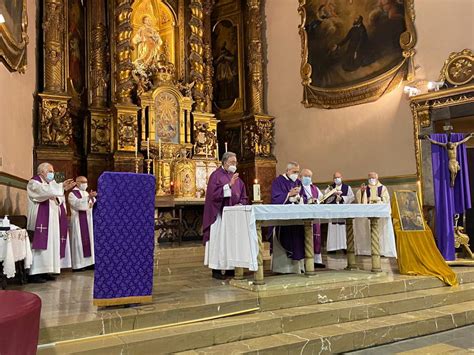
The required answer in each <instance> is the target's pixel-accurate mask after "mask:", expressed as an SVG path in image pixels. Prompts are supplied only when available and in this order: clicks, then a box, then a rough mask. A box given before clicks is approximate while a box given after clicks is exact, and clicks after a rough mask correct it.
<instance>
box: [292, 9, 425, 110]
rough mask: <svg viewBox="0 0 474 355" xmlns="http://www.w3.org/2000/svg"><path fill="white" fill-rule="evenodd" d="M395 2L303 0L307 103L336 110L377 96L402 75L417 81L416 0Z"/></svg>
mask: <svg viewBox="0 0 474 355" xmlns="http://www.w3.org/2000/svg"><path fill="white" fill-rule="evenodd" d="M390 4H391V5H390ZM389 5H390V6H393V8H387V6H389ZM389 5H382V4H380V2H378V1H376V0H365V1H357V2H356V1H350V0H299V7H298V13H299V14H300V17H301V23H300V25H299V34H300V37H301V67H300V75H301V79H302V85H303V101H302V103H303V105H304V106H305V107H307V108H309V107H319V108H325V109H332V108H340V107H347V106H352V105H358V104H363V103H367V102H371V101H375V100H377V99H378V98H380V97H381V96H382V95H384V94H386V93H388V92H390V91H391V90H392V89H394V88H395V87H397V86H398V84H399V83H400V82H401V81H402V80H412V77H413V75H414V64H413V56H414V54H415V50H414V46H415V43H416V32H415V27H414V20H415V10H414V0H398V1H397V2H390V3H389ZM351 24H352V25H351ZM366 24H367V27H366ZM379 29H383V30H384V31H383V32H381V31H379ZM352 32H354V33H353V34H351V33H352ZM380 33H382V35H380ZM383 36H385V37H383ZM395 36H396V37H397V38H395ZM361 38H363V40H362V39H361ZM395 39H398V41H395ZM351 41H352V42H351ZM354 43H356V44H357V45H356V44H354ZM361 43H365V44H364V45H362V44H361ZM362 48H365V50H363V49H362Z"/></svg>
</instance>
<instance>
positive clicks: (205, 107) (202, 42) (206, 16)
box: [189, 0, 218, 160]
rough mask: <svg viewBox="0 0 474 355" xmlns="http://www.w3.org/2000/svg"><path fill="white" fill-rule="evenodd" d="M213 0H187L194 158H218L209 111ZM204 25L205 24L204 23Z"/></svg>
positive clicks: (212, 120)
mask: <svg viewBox="0 0 474 355" xmlns="http://www.w3.org/2000/svg"><path fill="white" fill-rule="evenodd" d="M213 4H214V1H213V0H191V2H190V4H189V8H190V10H191V19H190V21H189V27H190V30H191V35H190V37H189V46H190V54H189V63H190V65H191V72H190V81H193V82H194V87H193V98H194V101H195V106H194V110H193V112H192V114H193V118H194V127H193V130H194V133H193V135H194V156H193V157H194V158H195V159H203V158H206V159H211V160H212V159H218V156H217V153H218V152H217V123H218V121H217V120H216V119H215V116H214V114H213V113H212V91H213V89H212V77H213V74H214V68H213V67H212V51H211V47H210V44H209V43H210V26H211V22H210V14H211V11H212V6H213ZM205 26H206V27H205Z"/></svg>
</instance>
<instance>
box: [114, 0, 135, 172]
mask: <svg viewBox="0 0 474 355" xmlns="http://www.w3.org/2000/svg"><path fill="white" fill-rule="evenodd" d="M132 3H133V0H115V3H114V5H115V8H114V36H115V38H114V39H113V42H114V43H115V51H113V52H114V53H115V63H114V64H115V73H116V74H115V93H114V94H115V95H114V96H115V100H114V102H115V105H114V108H113V115H114V120H113V123H114V129H113V131H114V135H115V137H114V142H115V144H114V147H113V149H114V155H113V163H114V170H115V171H135V158H134V156H135V154H134V151H135V149H136V146H135V139H138V121H137V119H138V118H137V112H138V107H137V106H136V105H135V104H133V102H132V90H133V79H132V69H133V64H132V59H131V58H132V57H131V56H132V47H131V43H130V37H131V35H132V31H133V28H132V24H131V22H130V19H131V14H132ZM139 171H140V172H141V171H142V167H141V166H140V167H139Z"/></svg>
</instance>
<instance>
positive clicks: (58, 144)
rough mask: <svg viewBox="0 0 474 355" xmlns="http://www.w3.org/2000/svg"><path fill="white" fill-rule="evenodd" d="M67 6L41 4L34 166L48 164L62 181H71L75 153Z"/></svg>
mask: <svg viewBox="0 0 474 355" xmlns="http://www.w3.org/2000/svg"><path fill="white" fill-rule="evenodd" d="M66 19H67V6H66V2H65V1H64V0H43V2H42V34H43V36H42V42H43V55H42V57H43V78H42V79H43V80H42V86H43V90H42V92H41V93H39V94H38V121H37V122H38V124H37V139H36V147H35V164H36V165H38V164H40V163H42V162H46V161H47V162H50V163H51V164H53V166H54V167H55V170H56V172H57V173H58V174H59V175H60V176H58V177H59V179H61V178H62V177H71V176H73V175H75V173H76V171H75V170H77V169H76V168H74V164H72V163H71V162H72V161H73V157H74V153H73V150H72V148H71V146H70V144H71V140H72V122H71V116H70V114H69V110H68V103H69V100H70V99H71V96H70V95H68V93H67V89H66V68H67V64H66V58H67V51H66V48H65V43H66V38H67V21H66Z"/></svg>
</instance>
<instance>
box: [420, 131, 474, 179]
mask: <svg viewBox="0 0 474 355" xmlns="http://www.w3.org/2000/svg"><path fill="white" fill-rule="evenodd" d="M472 137H474V133H471V134H469V135H468V136H466V137H465V138H464V139H463V140H460V141H459V142H450V141H449V138H450V135H448V142H447V143H440V142H437V141H435V140H433V139H431V138H430V136H428V135H424V136H423V138H424V139H426V140H428V141H430V142H431V143H432V144H436V145H439V146H440V147H443V148H445V149H446V152H447V153H448V159H449V161H448V169H449V172H450V173H451V187H454V181H455V180H456V176H457V174H458V172H459V171H460V170H461V167H460V166H459V162H458V159H457V147H458V145H461V144H464V143H466V142H467V141H468V140H469V139H471V138H472Z"/></svg>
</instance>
